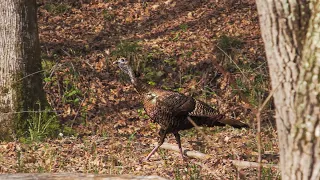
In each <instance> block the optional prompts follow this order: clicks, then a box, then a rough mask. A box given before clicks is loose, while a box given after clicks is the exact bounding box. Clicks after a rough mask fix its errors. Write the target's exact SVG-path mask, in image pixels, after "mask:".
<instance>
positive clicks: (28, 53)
mask: <svg viewBox="0 0 320 180" xmlns="http://www.w3.org/2000/svg"><path fill="white" fill-rule="evenodd" d="M0 17H1V18H0V134H1V136H0V139H8V138H9V137H10V136H11V138H12V137H13V136H12V135H13V134H14V133H17V132H16V131H15V130H16V129H17V128H22V127H24V126H25V125H26V118H27V117H28V114H27V113H19V112H22V111H30V110H35V109H36V110H38V107H37V103H38V104H39V103H45V98H44V91H43V89H42V77H41V74H42V73H41V72H40V71H41V61H40V48H39V38H38V30H37V11H36V0H5V1H0ZM43 105H45V104H43ZM18 133H19V132H18ZM21 133H22V132H21Z"/></svg>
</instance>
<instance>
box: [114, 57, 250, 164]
mask: <svg viewBox="0 0 320 180" xmlns="http://www.w3.org/2000/svg"><path fill="white" fill-rule="evenodd" d="M114 64H117V65H118V66H119V68H120V69H121V70H122V71H123V72H125V73H126V74H128V75H129V77H130V80H131V83H132V84H133V86H134V87H135V89H136V90H137V91H138V93H139V94H140V95H141V96H142V99H143V105H144V109H145V111H146V113H147V114H148V115H149V117H150V118H151V119H152V120H153V121H154V122H156V123H158V124H160V126H161V128H160V130H159V135H160V139H159V142H158V145H157V146H156V147H155V148H154V149H153V150H152V151H151V152H150V153H149V155H148V156H147V157H146V158H145V160H149V158H150V157H151V156H152V155H153V154H154V153H155V152H156V151H157V150H158V148H159V147H160V146H161V145H162V144H163V142H164V140H165V138H166V135H167V134H168V133H173V135H174V136H175V139H176V141H177V143H178V146H179V149H180V154H181V156H182V158H183V153H182V148H181V141H180V135H179V131H180V130H185V129H190V128H192V127H194V126H193V125H192V124H191V122H190V121H189V120H188V118H191V119H192V120H193V121H194V122H195V123H196V124H197V125H198V126H208V127H213V126H225V125H226V124H228V125H230V126H232V127H235V128H243V127H249V126H248V125H247V124H245V123H243V122H240V121H237V120H233V119H226V118H225V116H224V115H222V114H220V113H219V112H218V110H216V109H214V108H212V107H210V106H209V105H208V104H206V103H204V102H202V101H199V100H196V99H194V98H192V97H189V96H185V95H183V94H180V93H178V92H173V91H168V90H163V89H158V88H154V87H150V86H148V85H146V84H143V83H141V82H139V80H138V79H137V78H136V77H135V75H134V73H133V70H132V68H131V67H130V66H129V62H128V61H127V60H126V59H125V58H119V59H118V60H117V61H115V62H114Z"/></svg>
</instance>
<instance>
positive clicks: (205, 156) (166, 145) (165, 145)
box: [160, 143, 278, 168]
mask: <svg viewBox="0 0 320 180" xmlns="http://www.w3.org/2000/svg"><path fill="white" fill-rule="evenodd" d="M160 148H162V149H167V150H172V151H176V152H179V148H178V146H177V145H173V144H170V143H163V144H162V145H161V146H160ZM182 152H183V154H184V155H186V156H188V157H192V158H196V159H202V160H205V159H209V158H211V156H210V155H208V154H204V153H201V152H198V151H191V150H188V149H185V148H182ZM224 161H225V162H226V161H230V162H231V163H232V164H233V165H234V166H236V167H238V168H258V167H259V163H257V162H249V161H240V160H226V159H225V160H224ZM261 166H262V167H265V168H278V165H275V164H265V163H261Z"/></svg>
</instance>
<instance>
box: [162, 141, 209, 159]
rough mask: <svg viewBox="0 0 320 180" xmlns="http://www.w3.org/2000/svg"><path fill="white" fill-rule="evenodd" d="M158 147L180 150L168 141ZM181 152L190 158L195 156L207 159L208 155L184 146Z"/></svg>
mask: <svg viewBox="0 0 320 180" xmlns="http://www.w3.org/2000/svg"><path fill="white" fill-rule="evenodd" d="M160 148H162V149H167V150H172V151H176V152H180V151H179V148H178V146H177V145H173V144H170V143H163V144H162V145H161V146H160ZM182 152H183V154H184V155H186V156H188V157H192V158H197V159H209V158H210V156H209V155H207V154H203V153H201V152H198V151H191V150H188V149H185V148H182Z"/></svg>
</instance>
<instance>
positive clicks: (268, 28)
mask: <svg viewBox="0 0 320 180" xmlns="http://www.w3.org/2000/svg"><path fill="white" fill-rule="evenodd" d="M257 7H258V12H259V15H260V25H261V33H262V37H263V40H264V43H265V49H266V54H267V59H268V64H269V69H270V77H271V82H272V87H273V89H274V90H275V93H274V102H275V106H276V120H277V129H278V136H279V148H280V168H281V174H282V179H290V180H291V179H320V124H319V120H320V109H319V106H320V105H319V101H320V99H319V92H320V84H319V67H320V54H319V53H320V49H319V48H320V32H319V31H320V16H319V14H320V3H319V2H318V1H317V0H314V1H305V0H288V1H275V0H267V1H265V0H257ZM277 87H278V88H277ZM276 88H277V89H276Z"/></svg>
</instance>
